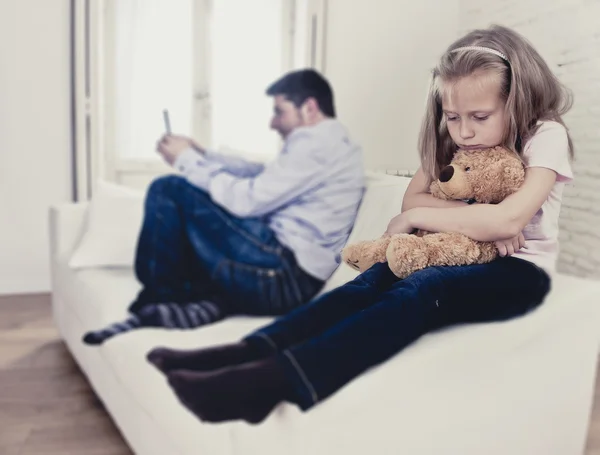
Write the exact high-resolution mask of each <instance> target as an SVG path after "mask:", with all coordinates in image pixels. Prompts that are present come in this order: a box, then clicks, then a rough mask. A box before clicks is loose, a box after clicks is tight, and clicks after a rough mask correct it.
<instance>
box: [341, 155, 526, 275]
mask: <svg viewBox="0 0 600 455" xmlns="http://www.w3.org/2000/svg"><path fill="white" fill-rule="evenodd" d="M524 180H525V168H524V165H523V161H522V160H521V158H520V157H519V156H518V155H517V154H516V153H514V152H512V151H510V150H508V149H506V148H504V147H492V148H487V149H480V150H462V149H459V150H458V151H457V152H456V153H455V154H454V157H453V158H452V161H451V162H450V164H449V165H448V166H446V167H444V168H443V169H442V170H441V172H440V175H439V178H438V179H437V180H434V181H433V182H432V183H431V185H430V188H429V190H430V192H431V194H432V195H433V196H434V197H436V198H439V199H443V200H452V199H454V200H464V201H469V202H478V203H482V204H498V203H500V202H501V201H502V200H504V199H505V198H506V197H507V196H509V195H510V194H513V193H514V192H516V191H517V190H518V189H519V187H520V186H521V185H522V184H523V181H524ZM497 255H498V251H497V249H496V246H495V244H494V242H479V241H475V240H472V239H470V238H469V237H467V236H465V235H463V234H459V233H454V232H440V233H431V232H426V231H422V230H417V231H416V232H414V233H412V234H396V235H392V236H382V237H380V238H378V239H375V240H366V241H361V242H357V243H354V244H350V245H348V246H346V247H345V248H344V249H343V250H342V260H343V261H344V262H345V263H346V264H348V265H349V266H351V267H352V268H354V269H356V270H358V271H360V272H364V271H365V270H367V269H369V268H370V267H371V266H372V265H373V264H375V263H377V262H387V263H388V266H389V267H390V270H391V271H392V272H393V273H394V274H395V275H396V276H397V277H399V278H406V277H407V276H409V275H410V274H411V273H414V272H416V271H418V270H421V269H424V268H426V267H430V266H439V265H468V264H484V263H487V262H491V261H492V260H494V259H495V258H496V257H497Z"/></svg>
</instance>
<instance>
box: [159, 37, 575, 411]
mask: <svg viewBox="0 0 600 455" xmlns="http://www.w3.org/2000/svg"><path fill="white" fill-rule="evenodd" d="M569 108H570V98H569V96H568V95H567V92H566V90H565V89H564V88H563V87H562V85H561V84H560V83H559V81H558V80H557V78H556V77H555V76H554V75H553V74H552V72H551V71H550V69H549V68H548V66H547V65H546V63H545V62H544V61H543V59H542V58H541V57H540V55H539V54H538V53H537V52H536V51H535V50H534V49H533V48H532V47H531V45H530V44H529V43H528V42H527V41H526V40H525V39H524V38H523V37H521V36H519V35H518V34H516V33H515V32H513V31H511V30H509V29H507V28H504V27H499V26H494V27H491V28H490V29H486V30H476V31H474V32H472V33H469V34H468V35H466V36H465V37H464V38H462V39H460V40H458V41H456V42H455V43H454V44H452V45H451V46H450V47H449V48H448V50H447V52H446V53H445V54H444V55H443V56H442V57H441V60H440V62H439V64H438V65H437V67H436V68H435V69H434V71H433V78H432V84H431V92H430V94H429V101H428V105H427V112H426V114H425V119H424V122H423V126H422V130H421V135H420V154H421V164H422V165H421V168H420V169H419V171H418V172H417V173H416V175H415V176H414V178H413V179H412V181H411V183H410V185H409V188H408V190H407V192H406V195H405V198H404V203H403V211H402V213H401V214H399V215H398V216H396V217H395V218H394V219H392V220H391V222H390V223H389V226H388V228H387V233H388V234H396V233H410V232H411V231H412V230H413V229H416V228H419V229H425V230H428V231H455V232H460V233H462V234H464V235H467V236H469V237H471V238H473V239H475V240H480V241H495V242H497V243H496V244H497V246H498V249H499V250H500V256H501V257H500V258H498V259H497V260H495V261H493V262H492V263H489V264H483V265H470V266H458V267H430V268H427V269H424V270H422V271H419V272H416V273H414V274H412V275H411V276H409V277H408V278H406V279H404V280H399V279H397V278H396V277H395V276H394V275H393V274H392V273H391V272H390V270H389V268H388V266H387V264H376V265H374V266H373V267H372V268H371V269H369V270H367V271H366V272H364V273H363V274H361V275H360V276H358V277H357V278H356V279H355V280H353V281H351V282H349V283H347V284H345V285H343V286H341V287H339V288H337V289H334V290H332V291H331V292H329V293H326V294H324V295H322V296H320V297H318V298H316V299H314V300H313V301H312V302H310V303H309V304H307V305H305V306H304V307H301V308H298V309H297V310H295V311H293V312H292V313H289V314H288V315H287V316H283V317H281V318H279V319H277V320H276V321H275V322H274V323H272V324H270V325H268V326H266V327H263V328H261V329H259V330H257V331H255V332H253V333H250V334H249V335H248V336H246V337H245V338H244V339H243V340H242V341H241V342H239V343H233V344H227V345H223V346H218V347H214V348H208V349H200V350H196V351H175V350H169V349H164V348H162V349H160V348H159V349H155V350H153V351H151V352H150V353H149V354H148V359H149V360H150V361H151V362H152V363H153V364H154V365H156V366H157V367H158V368H159V369H160V370H161V371H163V372H164V373H165V374H166V375H167V376H168V380H169V383H170V385H171V387H172V388H173V390H174V392H175V393H176V395H177V396H178V398H179V400H180V401H181V402H182V403H183V404H184V405H185V406H186V407H187V408H188V409H190V410H191V411H192V412H193V413H195V414H196V415H197V416H198V417H199V418H200V419H202V420H207V421H214V422H216V421H224V420H232V419H244V420H246V421H248V422H254V423H256V422H260V421H262V420H263V419H264V418H266V417H267V416H268V415H269V414H270V412H271V411H272V409H273V408H274V407H275V406H276V405H277V404H278V403H280V402H282V401H288V402H291V403H295V404H296V405H298V406H299V407H300V408H301V409H302V410H307V409H309V408H311V407H312V406H314V405H315V404H317V403H319V402H322V401H323V400H325V399H326V398H328V397H329V396H331V395H332V394H333V393H335V392H336V391H338V390H339V389H340V388H342V387H343V386H344V385H345V384H347V383H348V382H350V381H352V380H353V379H354V378H356V377H357V376H359V375H360V374H362V373H363V372H365V371H366V370H368V369H369V368H371V367H373V366H376V365H378V364H381V363H382V362H384V361H386V360H388V359H389V358H391V357H392V356H394V355H396V354H397V353H399V352H400V351H401V350H403V349H404V348H405V347H406V346H408V345H409V344H410V343H412V342H414V341H415V340H417V339H418V338H419V337H421V336H422V335H423V334H425V333H427V332H430V331H433V330H436V329H439V328H441V327H444V326H448V325H451V324H461V323H474V322H488V321H500V320H507V319H510V318H514V317H518V316H521V315H523V314H525V313H527V312H529V311H531V310H532V309H533V308H535V307H537V306H538V305H540V304H541V303H542V302H543V300H544V298H545V296H546V294H547V293H548V291H549V289H550V275H551V273H552V270H553V268H554V263H555V261H556V255H557V251H558V216H559V209H560V203H561V196H562V191H563V187H564V185H565V182H567V181H569V180H570V179H571V178H572V173H571V167H570V155H572V154H573V148H572V144H571V140H570V138H569V135H568V133H567V130H566V128H565V127H564V124H563V121H562V119H561V116H562V115H563V114H564V113H565V112H566V111H567V110H568V109H569ZM496 145H504V146H506V147H508V148H510V149H512V150H514V151H515V152H516V153H518V154H519V155H520V156H521V157H522V158H523V161H524V162H525V164H526V178H525V183H524V184H523V186H522V187H521V189H520V190H519V191H518V192H517V193H515V194H514V195H512V196H510V197H508V198H507V199H506V200H505V201H503V202H502V203H500V204H497V205H486V204H473V205H468V204H466V203H464V202H447V201H440V200H438V199H434V198H433V197H432V196H431V195H430V194H428V193H427V189H428V185H429V182H430V181H431V180H432V179H434V178H436V177H437V175H438V173H439V172H440V169H441V168H443V167H444V166H446V165H447V164H448V163H449V162H450V160H451V159H452V156H453V154H454V153H455V152H456V150H457V149H458V148H461V149H472V148H484V147H492V146H496ZM521 233H522V234H523V237H524V239H525V241H526V245H523V244H522V243H523V242H522V237H521ZM482 295H485V296H486V298H485V299H484V300H482V299H481V296H482Z"/></svg>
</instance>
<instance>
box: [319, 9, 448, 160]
mask: <svg viewBox="0 0 600 455" xmlns="http://www.w3.org/2000/svg"><path fill="white" fill-rule="evenodd" d="M327 10H328V11H327V18H328V19H327V31H326V51H325V52H326V54H325V59H326V66H325V74H326V76H327V77H328V79H329V80H330V82H331V83H332V85H333V88H334V91H335V96H336V104H337V109H338V114H339V118H340V120H341V121H342V122H343V123H344V124H345V125H346V126H347V127H348V128H349V130H350V133H351V135H352V136H353V138H354V139H355V140H357V141H358V142H360V143H361V144H362V145H363V147H364V149H365V156H366V159H367V162H366V165H367V166H368V167H369V168H371V169H416V168H417V167H418V166H419V157H418V152H417V135H418V130H419V127H420V122H421V118H422V115H423V112H424V110H425V97H426V94H427V87H428V84H429V81H430V70H431V68H433V66H434V65H435V63H436V60H437V58H438V57H439V56H440V55H441V53H442V52H443V51H444V49H445V48H446V47H447V46H448V45H449V44H450V43H451V42H452V41H453V40H454V39H456V37H457V33H458V0H444V1H439V0H422V1H418V2H417V1H414V2H408V1H399V0H378V1H377V2H373V1H369V0H328V7H327Z"/></svg>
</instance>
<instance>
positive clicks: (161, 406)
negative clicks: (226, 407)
mask: <svg viewBox="0 0 600 455" xmlns="http://www.w3.org/2000/svg"><path fill="white" fill-rule="evenodd" d="M598 292H599V285H598V283H593V282H591V281H584V280H579V279H575V278H569V277H564V276H560V275H559V276H557V277H556V278H555V280H554V285H553V291H552V293H551V294H550V296H549V297H548V299H547V300H546V302H545V304H544V305H543V306H541V307H540V308H539V309H538V310H536V311H535V312H533V313H531V314H530V315H528V316H525V317H523V318H520V319H516V320H513V321H508V322H499V323H489V324H473V325H464V326H456V327H452V328H448V329H445V330H441V331H439V332H437V333H431V334H428V335H426V336H424V337H422V338H421V339H420V340H418V341H417V342H416V343H414V344H413V345H411V346H410V347H409V348H407V349H405V350H404V351H403V352H402V353H401V354H399V355H397V356H396V357H394V358H392V359H391V360H389V361H388V362H386V363H384V364H383V365H381V366H379V367H376V368H373V369H372V370H371V371H369V372H367V373H366V374H364V375H363V376H361V377H360V378H358V379H356V380H355V381H353V382H351V383H350V384H349V385H347V386H346V387H344V388H343V389H342V390H340V391H339V392H338V393H336V394H335V395H333V396H332V397H331V398H330V399H329V400H327V401H325V402H324V403H322V404H320V405H318V406H317V407H315V408H314V409H313V410H311V411H310V417H308V416H307V415H303V414H302V413H301V412H300V411H299V410H298V409H297V408H296V407H295V406H292V405H289V404H282V405H280V406H279V407H278V409H277V410H276V411H275V412H274V413H273V414H271V416H269V418H268V419H267V420H266V421H265V422H264V423H263V424H261V425H259V426H258V427H255V426H248V425H245V424H243V423H240V422H235V423H226V424H220V425H216V426H215V425H209V424H204V423H202V422H200V421H198V420H197V419H195V417H193V416H192V415H191V414H190V413H189V412H188V411H187V410H186V409H185V408H183V407H182V406H181V405H179V403H178V402H177V400H176V398H175V396H174V395H173V394H172V392H171V390H170V389H169V388H168V385H167V383H166V381H165V379H164V378H163V377H162V375H161V374H160V373H159V372H158V371H157V370H155V369H154V368H152V367H151V366H150V365H149V364H148V363H147V362H146V360H145V356H146V353H147V352H148V351H149V350H150V349H151V348H153V347H155V346H157V345H163V346H170V347H176V348H197V347H201V346H208V345H214V344H218V343H225V342H229V341H233V340H237V339H239V338H240V337H241V336H242V335H244V334H245V333H247V332H248V331H250V330H253V329H254V328H256V327H259V326H261V325H263V324H265V323H267V322H268V321H270V318H257V319H253V318H232V319H229V320H227V321H225V322H221V323H218V324H214V325H212V326H209V327H205V328H201V329H196V330H193V331H173V330H169V331H167V330H162V329H145V330H140V331H137V332H135V333H131V334H128V335H126V336H121V337H116V338H114V339H112V340H110V341H109V342H107V343H106V344H105V345H104V346H103V347H102V348H101V349H102V350H103V357H104V358H105V359H106V361H107V362H108V363H109V364H110V365H111V370H113V371H114V373H115V374H116V375H117V376H118V378H119V382H120V383H121V384H122V385H123V387H124V388H126V389H128V390H129V391H130V393H131V394H132V395H133V396H135V397H136V401H137V403H139V405H140V406H141V407H143V408H144V410H145V412H146V413H149V414H150V415H152V416H153V418H154V419H156V420H157V422H158V423H159V426H160V427H161V428H163V429H164V431H165V432H166V433H167V435H166V436H167V437H168V438H169V439H171V440H172V441H176V444H177V445H178V450H179V451H180V452H181V453H186V454H187V453H190V454H192V453H232V454H244V453H268V454H270V453H273V454H276V453H285V454H290V455H293V454H311V455H315V454H328V453H346V454H362V453H368V452H374V453H410V454H425V453H427V454H429V453H462V454H478V453H487V454H503V455H504V454H507V453H523V454H525V453H527V454H545V455H547V454H567V453H568V454H575V453H579V451H580V449H581V447H580V445H581V444H582V442H583V441H584V440H585V433H586V429H587V421H588V415H589V414H588V411H589V404H590V400H591V396H592V392H593V379H594V368H595V364H596V355H597V350H598V341H599V339H600V332H599V331H598V327H599V326H600V309H599V308H598V306H597V304H596V302H595V301H594V299H595V297H596V295H597V293H598ZM324 429H326V431H324ZM225 430H228V432H229V433H227V432H226V431H225Z"/></svg>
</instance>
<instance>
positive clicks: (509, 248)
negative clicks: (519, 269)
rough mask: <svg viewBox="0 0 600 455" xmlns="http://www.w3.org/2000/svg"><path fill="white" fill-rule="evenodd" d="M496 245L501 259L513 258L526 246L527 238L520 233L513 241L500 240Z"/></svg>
mask: <svg viewBox="0 0 600 455" xmlns="http://www.w3.org/2000/svg"><path fill="white" fill-rule="evenodd" d="M494 243H495V245H496V248H497V249H498V253H499V254H500V256H501V257H505V256H512V255H513V254H515V253H516V252H517V251H519V250H520V249H521V248H523V247H524V246H525V237H523V233H520V234H519V235H517V236H516V237H514V238H512V239H506V240H498V241H496V242H494Z"/></svg>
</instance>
